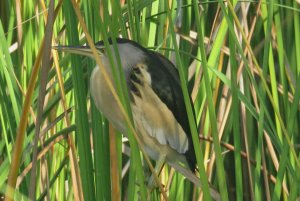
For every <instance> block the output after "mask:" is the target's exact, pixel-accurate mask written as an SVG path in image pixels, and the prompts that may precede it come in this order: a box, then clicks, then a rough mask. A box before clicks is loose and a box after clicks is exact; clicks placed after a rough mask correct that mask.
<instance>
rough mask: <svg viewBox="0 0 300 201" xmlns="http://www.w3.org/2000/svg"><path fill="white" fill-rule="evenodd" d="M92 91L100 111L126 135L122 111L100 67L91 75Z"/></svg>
mask: <svg viewBox="0 0 300 201" xmlns="http://www.w3.org/2000/svg"><path fill="white" fill-rule="evenodd" d="M110 79H111V78H110ZM111 80H112V79H111ZM90 91H91V95H92V97H93V100H94V102H95V105H96V107H97V108H98V110H99V111H101V112H102V113H103V114H104V115H105V117H106V118H107V119H108V120H109V121H110V123H111V124H112V125H113V126H114V127H115V128H116V129H117V130H119V131H120V132H122V133H124V134H126V133H125V132H126V124H125V121H124V118H123V115H122V113H121V110H120V108H119V107H118V104H117V100H116V98H115V97H114V96H113V94H112V92H111V89H110V88H109V86H108V84H107V81H106V79H105V77H104V76H103V74H102V73H101V72H100V69H99V67H98V66H96V67H95V69H94V70H93V72H92V75H91V79H90Z"/></svg>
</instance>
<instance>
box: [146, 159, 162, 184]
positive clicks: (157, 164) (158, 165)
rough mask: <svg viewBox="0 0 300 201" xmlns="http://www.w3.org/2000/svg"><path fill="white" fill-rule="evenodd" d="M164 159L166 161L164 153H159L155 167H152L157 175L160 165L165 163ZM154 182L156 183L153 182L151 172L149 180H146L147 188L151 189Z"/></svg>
mask: <svg viewBox="0 0 300 201" xmlns="http://www.w3.org/2000/svg"><path fill="white" fill-rule="evenodd" d="M165 161H166V156H165V155H160V157H159V159H158V160H157V162H156V164H155V169H154V171H155V173H156V174H157V176H158V175H159V174H160V172H161V170H162V167H163V165H164V164H165ZM155 184H156V182H155V179H154V175H153V173H152V174H151V176H150V178H149V180H148V188H149V189H153V188H154V187H155V186H157V185H155Z"/></svg>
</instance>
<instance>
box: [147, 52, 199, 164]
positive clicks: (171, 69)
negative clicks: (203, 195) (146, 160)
mask: <svg viewBox="0 0 300 201" xmlns="http://www.w3.org/2000/svg"><path fill="white" fill-rule="evenodd" d="M149 54H153V55H154V58H157V59H155V60H151V61H148V62H149V63H148V65H151V67H149V68H148V71H149V72H150V74H151V80H152V82H151V85H152V89H153V90H154V92H155V93H156V94H157V96H158V97H159V98H160V99H161V100H162V102H163V103H164V104H165V105H166V106H167V107H168V109H169V110H170V111H171V112H172V114H173V115H174V117H175V119H176V120H177V122H178V123H179V124H180V126H181V127H182V129H183V130H184V133H185V135H186V138H187V139H188V150H187V152H186V153H185V155H186V157H187V160H188V162H189V165H190V167H191V168H192V169H194V168H195V161H196V159H195V151H194V146H193V142H192V136H191V131H190V126H189V122H188V117H187V111H186V107H185V103H184V98H183V93H182V89H181V86H180V79H179V74H178V71H177V69H176V68H175V66H174V65H173V64H172V63H171V62H170V61H169V60H168V59H166V58H165V57H164V56H162V55H161V54H159V53H156V52H152V51H149ZM170 136H172V135H170Z"/></svg>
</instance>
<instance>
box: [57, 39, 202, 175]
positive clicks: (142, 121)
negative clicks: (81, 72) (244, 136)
mask: <svg viewBox="0 0 300 201" xmlns="http://www.w3.org/2000/svg"><path fill="white" fill-rule="evenodd" d="M108 42H109V48H111V52H112V54H113V59H114V60H115V61H116V58H117V55H115V51H113V42H112V38H109V39H108ZM116 46H117V51H118V55H119V57H120V63H121V66H122V70H123V72H124V77H125V81H126V85H127V89H128V95H129V99H130V106H131V111H132V117H133V122H134V126H135V129H136V132H137V134H138V136H139V138H140V142H141V145H140V146H141V148H142V149H143V150H144V151H145V152H146V154H147V155H148V156H149V157H150V158H152V159H153V160H156V161H158V160H160V159H162V158H163V159H162V160H164V162H167V163H169V164H176V163H182V164H184V165H185V166H187V168H188V169H189V170H190V171H192V172H193V173H194V172H195V171H196V156H195V149H194V146H193V141H192V136H191V129H190V126H189V121H188V116H187V110H186V107H185V103H184V98H183V92H182V89H181V84H180V77H179V73H178V70H177V68H176V67H175V65H174V64H173V63H172V62H171V61H170V60H169V59H167V58H166V57H165V56H163V55H162V54H160V53H158V52H155V51H152V50H149V49H146V48H144V47H143V46H141V45H140V44H139V43H137V42H135V41H133V40H129V39H125V38H116ZM95 47H96V49H97V52H98V53H99V56H100V58H101V62H102V64H103V66H104V68H105V70H106V71H107V72H108V76H109V77H110V79H113V77H112V70H111V64H110V60H109V57H108V55H107V51H105V46H104V41H99V42H97V43H95ZM53 48H54V49H57V50H61V51H65V52H69V53H75V54H79V55H85V56H89V57H91V58H93V57H94V56H93V54H92V51H91V48H90V47H89V46H87V45H84V46H54V47H53ZM114 87H115V86H114ZM90 93H91V97H92V98H93V100H94V102H95V105H96V107H97V109H98V110H99V111H101V112H102V113H103V114H104V115H105V117H106V118H107V119H108V120H109V121H110V122H111V124H112V125H113V127H115V129H117V130H119V131H120V132H122V133H123V134H124V135H125V136H126V133H127V127H126V122H125V119H124V116H123V115H122V113H121V112H120V108H119V107H118V105H117V101H116V98H115V96H113V94H112V92H111V90H110V89H109V86H108V83H107V81H106V80H105V78H104V75H103V72H102V71H101V70H100V68H99V67H98V66H96V67H95V68H94V69H93V71H92V73H91V77H90ZM189 100H190V101H191V98H190V97H189Z"/></svg>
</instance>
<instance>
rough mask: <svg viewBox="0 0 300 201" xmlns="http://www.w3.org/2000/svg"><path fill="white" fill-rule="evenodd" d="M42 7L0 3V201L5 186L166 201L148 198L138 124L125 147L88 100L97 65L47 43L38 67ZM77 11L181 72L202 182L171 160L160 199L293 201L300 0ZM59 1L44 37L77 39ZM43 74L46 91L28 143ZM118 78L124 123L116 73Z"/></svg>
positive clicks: (124, 5)
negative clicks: (45, 66)
mask: <svg viewBox="0 0 300 201" xmlns="http://www.w3.org/2000/svg"><path fill="white" fill-rule="evenodd" d="M49 2H50V1H47V2H44V1H28V2H26V3H24V2H21V5H19V4H20V2H19V1H9V0H2V1H0V41H1V45H0V123H1V126H0V196H1V195H3V196H5V194H6V193H8V192H9V189H10V188H9V185H8V184H10V185H12V186H11V187H12V188H15V189H16V191H15V193H14V194H13V196H14V198H15V199H16V200H30V199H33V200H45V199H46V198H47V199H49V200H86V201H89V200H91V201H93V200H107V201H109V200H116V199H117V200H126V199H127V200H147V199H148V198H149V200H162V199H164V198H163V196H162V193H161V192H160V191H159V190H158V189H154V190H153V191H152V192H147V189H146V185H144V179H147V175H148V174H149V172H147V171H146V169H147V168H146V167H148V165H147V163H143V166H144V167H143V166H142V162H143V161H144V158H145V156H143V155H142V154H141V152H140V151H139V148H138V146H137V143H136V141H135V138H134V132H130V133H131V134H130V135H129V143H127V142H123V141H124V139H122V137H121V135H120V134H119V133H117V134H116V136H115V137H113V136H114V134H113V133H112V132H113V131H112V129H111V127H110V126H109V122H108V121H107V120H106V119H105V117H104V116H103V115H102V114H101V113H99V112H98V111H97V110H96V107H95V104H94V102H93V100H92V99H91V98H90V94H89V77H90V75H91V72H92V69H93V68H94V66H95V61H92V60H91V59H88V58H84V57H80V56H77V55H70V54H65V53H61V52H59V53H57V52H56V51H54V50H53V51H52V54H51V59H52V60H51V61H53V62H52V66H50V67H51V69H50V72H49V73H48V74H44V75H42V74H38V73H36V72H39V71H38V70H39V67H40V66H41V60H40V58H41V55H42V52H43V47H44V43H50V41H47V40H45V41H44V36H45V28H46V21H47V12H51V10H50V9H47V8H48V6H49V5H48V4H49ZM61 3H62V4H61ZM77 6H78V7H79V9H80V13H81V15H82V17H83V18H84V21H85V24H86V26H87V29H88V33H89V34H90V35H91V36H92V38H93V40H94V41H95V42H97V41H99V40H102V39H104V41H105V42H107V38H108V37H125V38H129V39H132V40H135V41H137V42H139V43H140V44H141V45H143V46H144V47H146V48H149V49H153V50H155V51H158V52H160V53H162V54H164V55H165V56H166V57H168V58H169V59H170V60H171V61H172V62H173V63H175V64H176V66H177V68H178V72H179V74H180V80H181V85H182V90H183V93H184V98H185V103H186V104H185V105H186V108H187V111H188V116H189V122H190V126H191V130H192V132H193V141H194V145H195V148H196V152H197V153H196V157H197V164H198V170H199V175H200V180H201V183H202V188H199V187H195V186H194V185H193V184H192V183H191V182H189V181H188V180H186V179H185V178H184V177H183V176H182V175H181V174H180V173H178V172H175V173H174V172H173V171H172V170H171V168H170V167H169V166H168V165H166V166H165V168H164V169H163V170H162V173H161V175H160V176H159V177H160V180H161V182H162V184H163V185H164V187H165V190H166V195H167V196H168V198H169V200H199V198H200V200H209V199H211V197H210V194H209V191H210V188H214V189H216V190H217V191H218V192H219V193H220V196H221V199H222V200H265V199H266V200H291V201H292V200H296V199H299V197H300V188H299V186H300V159H299V153H300V152H299V144H300V138H299V133H300V127H299V124H298V123H299V122H300V104H299V102H300V101H299V99H300V56H299V55H300V23H299V22H300V4H299V1H278V0H270V1H265V0H264V1H258V2H256V1H255V2H254V1H236V0H232V1H228V2H226V4H225V3H224V2H223V1H221V0H218V1H200V3H199V1H191V0H188V1H179V0H178V1H162V0H157V1H150V0H142V1H137V0H128V1H97V0H90V1H80V3H79V4H78V5H77ZM55 7H56V11H55V12H57V13H56V14H55V21H54V27H53V41H52V42H51V44H52V45H56V44H61V45H78V44H84V43H86V37H85V36H86V34H84V29H83V25H82V22H80V21H79V18H78V16H77V15H76V12H75V9H74V5H73V4H72V1H67V0H66V1H62V2H60V1H55ZM48 23H52V22H51V20H50V21H48ZM43 41H44V42H43ZM105 44H106V43H105ZM43 61H44V60H42V62H43ZM118 64H119V61H117V63H116V64H114V65H113V72H114V73H113V74H114V77H116V78H117V77H120V76H119V74H118V73H119V72H120V69H119V67H120V65H118ZM42 81H46V83H47V88H46V93H45V95H44V96H45V103H44V109H43V113H42V115H40V118H41V119H40V122H41V127H40V128H39V130H40V136H39V142H38V144H34V143H33V141H34V136H35V135H36V129H35V125H36V118H37V117H39V115H38V114H37V113H38V109H37V108H38V100H39V96H42V95H43V94H40V91H39V90H40V87H41V86H42V85H41V82H42ZM114 81H115V82H116V85H117V90H116V91H117V93H118V94H119V97H120V101H121V103H122V105H123V106H124V108H125V110H124V111H126V113H128V117H129V120H130V117H131V114H130V113H131V112H130V107H129V104H128V97H127V93H126V88H124V80H122V79H120V80H118V79H114ZM189 94H190V95H191V97H192V100H193V105H191V104H190V103H189ZM192 106H194V109H195V114H194V113H193V110H192ZM193 115H195V117H196V118H195V119H196V122H194V121H193V119H194V117H193ZM22 128H23V130H22ZM128 129H129V130H130V124H129V127H128ZM115 132H117V131H115ZM198 136H200V141H198ZM112 139H113V140H112ZM16 144H20V146H19V147H18V149H16ZM128 145H130V148H131V149H130V150H131V151H130V156H129V151H128ZM122 147H123V148H124V147H125V149H122ZM34 149H36V150H37V153H38V155H37V158H36V159H35V158H34V156H33V152H34ZM124 150H125V151H124ZM16 158H17V159H18V158H19V162H18V161H17V162H16V163H14V160H15V159H16ZM14 164H15V165H14ZM32 164H33V165H35V166H36V170H37V172H36V175H37V177H36V179H35V180H34V181H35V183H36V185H35V186H36V188H34V189H32V188H33V187H32V186H31V185H30V178H31V174H32V171H31V169H32ZM112 164H117V165H116V166H113V165H112ZM128 165H130V166H128ZM13 172H15V173H13ZM197 174H198V173H197ZM9 175H10V176H9ZM14 176H15V178H16V179H17V180H15V179H13V177H14ZM14 180H15V181H14ZM14 182H16V184H14ZM32 191H33V192H35V193H34V197H31V198H30V197H29V196H30V193H29V192H32ZM1 198H2V196H1V197H0V199H1Z"/></svg>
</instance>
